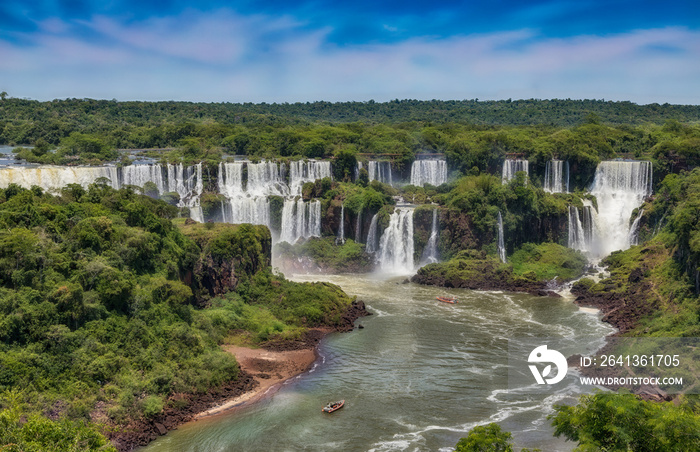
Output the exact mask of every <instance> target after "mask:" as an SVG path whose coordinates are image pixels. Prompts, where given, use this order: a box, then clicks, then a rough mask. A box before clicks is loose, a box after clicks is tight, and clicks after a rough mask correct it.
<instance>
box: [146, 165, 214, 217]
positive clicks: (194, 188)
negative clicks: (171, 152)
mask: <svg viewBox="0 0 700 452" xmlns="http://www.w3.org/2000/svg"><path fill="white" fill-rule="evenodd" d="M154 166H155V165H154ZM167 174H168V184H167V186H168V191H169V192H176V193H177V194H178V195H179V196H180V201H179V202H178V204H177V205H178V207H187V208H189V209H190V217H191V218H192V219H193V220H195V221H199V222H200V223H201V222H203V221H204V215H203V213H202V207H201V206H200V204H199V198H200V196H202V192H203V191H204V181H203V180H202V163H201V162H200V163H197V164H196V165H194V166H188V167H185V166H184V165H183V164H182V163H177V164H168V165H167Z"/></svg>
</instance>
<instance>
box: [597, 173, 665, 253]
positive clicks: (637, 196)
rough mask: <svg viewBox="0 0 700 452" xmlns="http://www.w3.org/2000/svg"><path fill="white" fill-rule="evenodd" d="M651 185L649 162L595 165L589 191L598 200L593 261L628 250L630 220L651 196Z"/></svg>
mask: <svg viewBox="0 0 700 452" xmlns="http://www.w3.org/2000/svg"><path fill="white" fill-rule="evenodd" d="M651 184H652V167H651V162H645V161H622V160H615V161H605V162H601V163H600V164H599V165H598V168H597V169H596V174H595V179H594V181H593V186H592V188H591V193H592V194H593V195H595V197H596V199H597V200H598V214H597V215H596V216H595V217H594V220H595V222H596V230H597V240H596V242H597V243H596V245H597V247H596V248H597V249H596V250H595V252H596V253H595V257H598V258H602V257H604V256H607V255H608V254H610V253H611V252H613V251H615V250H624V249H627V248H629V246H630V242H629V236H630V223H629V222H630V217H631V216H632V212H633V211H634V209H636V208H637V207H639V206H640V205H641V204H642V202H643V201H644V198H646V197H647V196H649V195H650V194H651Z"/></svg>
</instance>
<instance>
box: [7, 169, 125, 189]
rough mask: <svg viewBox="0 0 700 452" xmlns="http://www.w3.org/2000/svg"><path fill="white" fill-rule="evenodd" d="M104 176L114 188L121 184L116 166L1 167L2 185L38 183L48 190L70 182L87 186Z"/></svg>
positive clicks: (59, 187)
mask: <svg viewBox="0 0 700 452" xmlns="http://www.w3.org/2000/svg"><path fill="white" fill-rule="evenodd" d="M103 177H104V178H107V179H109V185H110V186H111V187H112V188H115V189H119V187H120V186H121V181H120V178H119V170H118V169H117V167H115V166H38V167H29V166H24V167H20V168H13V167H8V168H0V187H2V188H7V186H8V185H10V184H17V185H19V186H20V187H24V188H31V187H32V186H33V185H36V186H37V187H41V188H42V189H43V190H46V191H56V190H60V189H61V188H63V187H65V186H66V185H68V184H79V185H81V186H83V187H85V188H87V187H88V185H90V184H92V183H94V182H95V181H96V180H97V179H99V178H103Z"/></svg>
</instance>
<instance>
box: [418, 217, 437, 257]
mask: <svg viewBox="0 0 700 452" xmlns="http://www.w3.org/2000/svg"><path fill="white" fill-rule="evenodd" d="M437 240H438V217H437V209H433V224H432V227H431V230H430V238H429V239H428V243H427V244H426V245H425V249H424V250H423V256H422V257H421V265H426V264H432V263H434V262H437V261H438V249H437Z"/></svg>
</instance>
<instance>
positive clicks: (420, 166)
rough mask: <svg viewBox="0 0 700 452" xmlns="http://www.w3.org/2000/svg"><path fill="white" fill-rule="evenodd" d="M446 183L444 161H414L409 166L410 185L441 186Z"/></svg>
mask: <svg viewBox="0 0 700 452" xmlns="http://www.w3.org/2000/svg"><path fill="white" fill-rule="evenodd" d="M446 181H447V163H446V162H445V161H444V160H416V161H414V162H413V165H411V185H416V186H418V187H422V186H423V185H425V184H430V185H441V184H444V183H445V182H446Z"/></svg>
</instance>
